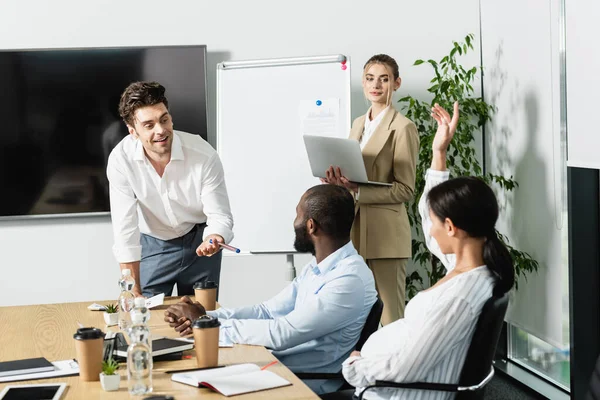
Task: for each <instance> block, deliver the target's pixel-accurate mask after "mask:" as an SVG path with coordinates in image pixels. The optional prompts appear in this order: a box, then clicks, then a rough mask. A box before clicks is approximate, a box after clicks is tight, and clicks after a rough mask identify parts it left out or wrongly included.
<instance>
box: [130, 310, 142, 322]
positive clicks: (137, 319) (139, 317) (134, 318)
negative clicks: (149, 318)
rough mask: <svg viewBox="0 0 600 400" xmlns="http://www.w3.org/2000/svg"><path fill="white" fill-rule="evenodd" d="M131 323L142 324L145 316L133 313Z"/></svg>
mask: <svg viewBox="0 0 600 400" xmlns="http://www.w3.org/2000/svg"><path fill="white" fill-rule="evenodd" d="M131 322H133V323H134V324H142V323H143V322H144V315H143V314H141V313H139V312H134V311H131Z"/></svg>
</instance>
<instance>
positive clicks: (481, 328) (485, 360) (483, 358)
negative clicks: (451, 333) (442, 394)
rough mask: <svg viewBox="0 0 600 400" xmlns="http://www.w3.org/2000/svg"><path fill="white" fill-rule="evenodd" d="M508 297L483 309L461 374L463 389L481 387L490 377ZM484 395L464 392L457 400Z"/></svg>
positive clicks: (495, 300) (494, 301)
mask: <svg viewBox="0 0 600 400" xmlns="http://www.w3.org/2000/svg"><path fill="white" fill-rule="evenodd" d="M508 297H509V295H508V293H505V294H504V295H502V296H500V297H496V296H492V297H491V298H490V299H489V300H488V301H486V303H485V304H484V305H483V308H482V309H481V314H479V319H478V320H477V326H476V327H475V332H474V333H473V339H471V345H470V346H469V350H468V351H467V358H466V359H465V363H464V365H463V368H462V371H461V374H460V380H459V384H460V386H472V385H477V384H478V383H480V382H481V381H482V380H483V379H484V378H485V377H486V376H487V375H488V374H489V373H490V368H491V367H492V361H493V359H494V355H495V353H496V346H497V345H498V339H499V338H500V333H501V332H502V324H503V323H504V316H505V315H506V309H507V308H508ZM483 392H484V391H483V390H480V391H478V392H461V393H459V394H457V396H456V399H461V400H466V399H480V398H483Z"/></svg>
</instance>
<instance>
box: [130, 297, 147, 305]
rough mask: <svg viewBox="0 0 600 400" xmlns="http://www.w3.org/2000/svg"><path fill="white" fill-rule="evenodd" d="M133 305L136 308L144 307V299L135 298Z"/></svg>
mask: <svg viewBox="0 0 600 400" xmlns="http://www.w3.org/2000/svg"><path fill="white" fill-rule="evenodd" d="M133 303H134V304H135V306H136V307H146V299H145V298H143V297H136V298H135V300H134V301H133Z"/></svg>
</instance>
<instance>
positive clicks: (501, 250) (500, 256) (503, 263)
mask: <svg viewBox="0 0 600 400" xmlns="http://www.w3.org/2000/svg"><path fill="white" fill-rule="evenodd" d="M483 261H485V265H486V266H487V267H488V269H489V270H490V271H492V272H493V273H494V275H496V278H497V282H496V286H495V287H494V296H502V295H503V294H504V293H506V292H508V291H509V290H510V289H511V288H512V287H513V285H514V283H515V270H514V267H513V262H512V257H511V256H510V252H509V251H508V249H507V248H506V246H505V245H504V243H502V242H501V241H500V239H499V238H498V235H497V234H496V231H494V232H493V233H492V234H490V235H488V236H487V237H486V241H485V244H484V245H483Z"/></svg>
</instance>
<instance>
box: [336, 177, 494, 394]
mask: <svg viewBox="0 0 600 400" xmlns="http://www.w3.org/2000/svg"><path fill="white" fill-rule="evenodd" d="M447 179H448V172H447V171H443V172H442V171H433V170H429V171H427V173H426V177H425V190H424V192H423V195H422V196H421V200H420V202H419V213H420V214H421V219H422V222H423V234H424V235H425V242H426V244H427V247H428V248H429V250H430V251H431V252H432V253H433V254H434V255H435V256H436V257H438V258H439V259H440V261H441V262H442V263H443V264H444V266H445V267H446V270H447V271H448V272H449V271H451V270H452V269H453V268H454V267H455V262H456V257H455V256H454V255H445V254H443V253H442V252H441V250H440V248H439V246H438V244H437V242H436V241H435V239H434V238H433V237H431V236H430V235H429V230H430V229H431V224H432V223H431V220H430V217H429V207H428V205H427V201H426V199H427V193H428V192H429V190H430V189H431V188H432V187H434V186H435V185H438V184H439V183H441V182H443V181H445V180H447ZM494 284H495V280H494V278H493V275H492V273H491V272H490V271H489V270H488V268H487V267H486V266H480V267H478V268H475V269H473V270H470V271H468V272H465V273H462V274H459V275H457V276H455V277H453V278H452V279H450V280H448V281H446V282H444V283H443V284H441V285H439V286H436V287H434V288H431V289H429V290H426V291H422V292H420V293H419V294H417V295H416V296H415V297H414V298H413V299H412V300H411V301H410V302H409V303H408V305H407V306H406V310H405V315H404V318H403V319H400V320H398V321H395V322H393V323H391V324H389V325H387V326H385V327H384V328H382V329H380V330H379V331H377V332H376V333H374V334H373V335H371V337H370V338H369V339H368V340H367V342H366V343H365V345H364V346H363V348H362V351H361V356H360V357H357V356H353V357H350V358H348V359H347V360H346V361H344V364H343V374H344V377H345V378H346V380H347V381H348V382H349V383H350V384H351V385H352V386H354V387H356V388H357V390H356V394H359V393H360V392H361V391H362V389H363V388H364V387H365V386H368V385H371V384H374V383H375V381H376V380H386V381H395V382H437V383H454V384H456V383H458V380H459V378H460V373H461V370H462V366H463V364H464V361H465V358H466V356H467V350H468V348H469V345H470V344H471V338H472V336H473V332H474V331H475V326H476V324H477V320H478V318H479V314H480V312H481V309H482V308H483V305H484V304H485V302H486V301H487V300H488V299H489V298H490V297H491V296H492V291H493V288H494ZM364 398H365V399H394V400H395V399H403V400H404V399H411V400H415V399H419V400H421V399H435V400H441V399H451V398H454V394H453V393H450V392H441V391H439V392H436V391H427V390H414V389H413V390H406V389H387V388H386V389H383V388H382V389H369V391H367V392H366V393H365V396H364Z"/></svg>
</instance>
